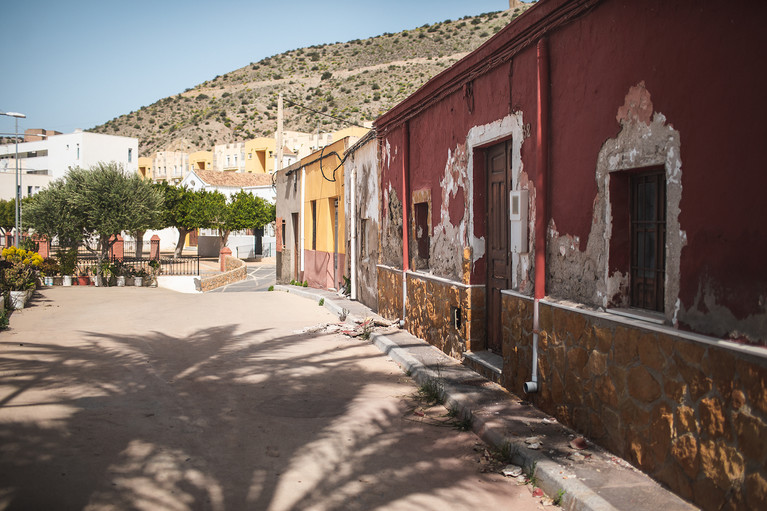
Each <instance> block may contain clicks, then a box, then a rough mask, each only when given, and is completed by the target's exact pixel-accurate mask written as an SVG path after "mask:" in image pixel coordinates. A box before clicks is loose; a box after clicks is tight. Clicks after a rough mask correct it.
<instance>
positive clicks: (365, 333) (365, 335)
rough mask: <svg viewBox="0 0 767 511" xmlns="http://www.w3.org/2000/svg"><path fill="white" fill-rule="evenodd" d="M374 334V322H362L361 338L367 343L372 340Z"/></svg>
mask: <svg viewBox="0 0 767 511" xmlns="http://www.w3.org/2000/svg"><path fill="white" fill-rule="evenodd" d="M372 332H373V320H372V319H370V318H368V319H366V320H365V321H363V322H362V333H361V334H360V338H361V339H363V340H365V341H367V340H368V339H370V334H371V333H372Z"/></svg>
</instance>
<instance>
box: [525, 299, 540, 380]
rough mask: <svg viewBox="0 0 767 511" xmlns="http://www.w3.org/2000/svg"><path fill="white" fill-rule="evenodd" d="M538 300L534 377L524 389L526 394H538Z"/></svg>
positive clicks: (535, 307)
mask: <svg viewBox="0 0 767 511" xmlns="http://www.w3.org/2000/svg"><path fill="white" fill-rule="evenodd" d="M538 332H539V329H538V299H537V298H536V299H535V301H534V302H533V375H532V377H531V378H530V381H526V382H525V384H524V385H523V386H522V388H523V389H524V391H525V394H532V393H533V392H538Z"/></svg>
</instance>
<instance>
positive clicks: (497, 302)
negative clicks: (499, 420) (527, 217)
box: [485, 142, 511, 354]
mask: <svg viewBox="0 0 767 511" xmlns="http://www.w3.org/2000/svg"><path fill="white" fill-rule="evenodd" d="M510 148H511V143H510V142H503V143H500V144H497V145H494V146H493V147H491V148H489V149H488V150H487V152H486V153H485V155H486V156H485V158H486V159H485V168H486V169H487V201H488V204H487V305H488V306H487V349H488V350H491V351H493V352H494V353H498V354H500V353H501V345H502V341H503V328H502V325H501V290H502V289H509V288H510V285H511V256H510V254H509V203H508V200H509V179H510V176H511V169H510V163H511V159H510V158H509V150H510Z"/></svg>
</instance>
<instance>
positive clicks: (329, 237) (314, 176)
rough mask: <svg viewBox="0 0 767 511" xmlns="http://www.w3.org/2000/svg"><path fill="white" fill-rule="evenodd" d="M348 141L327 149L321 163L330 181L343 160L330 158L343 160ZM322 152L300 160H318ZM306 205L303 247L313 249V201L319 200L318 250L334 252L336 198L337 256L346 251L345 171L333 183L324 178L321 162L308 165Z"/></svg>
mask: <svg viewBox="0 0 767 511" xmlns="http://www.w3.org/2000/svg"><path fill="white" fill-rule="evenodd" d="M347 142H348V140H347V139H343V140H339V141H338V142H334V143H333V144H331V145H329V146H327V147H325V151H324V154H325V155H326V157H325V158H324V159H323V160H322V171H324V174H325V176H326V177H327V178H328V179H332V178H333V169H335V168H336V166H338V164H339V163H341V159H340V158H338V157H337V156H335V155H332V156H327V155H328V153H331V152H333V151H336V152H337V153H338V154H339V155H340V156H341V157H343V155H344V151H345V150H346V144H347ZM319 156H320V151H317V152H315V153H312V154H310V155H309V156H307V157H306V158H304V159H302V160H301V163H302V164H307V163H309V162H311V161H312V160H314V159H317V158H319ZM304 187H305V202H304V218H305V221H304V248H305V249H306V250H312V222H313V218H312V201H317V247H316V249H315V250H318V251H320V252H329V253H331V254H332V253H333V252H334V251H335V247H334V244H333V230H334V229H335V216H334V205H333V199H338V253H339V254H343V253H344V252H345V250H344V248H345V245H346V243H345V241H344V240H345V239H346V237H345V233H344V225H345V222H344V168H343V166H341V167H339V168H338V170H336V172H335V181H334V182H330V181H328V180H326V179H324V178H323V177H322V173H321V172H320V162H319V161H317V162H314V163H311V164H308V165H306V181H305V182H304Z"/></svg>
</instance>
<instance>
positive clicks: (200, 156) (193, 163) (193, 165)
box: [189, 151, 213, 170]
mask: <svg viewBox="0 0 767 511" xmlns="http://www.w3.org/2000/svg"><path fill="white" fill-rule="evenodd" d="M212 169H213V152H211V151H196V152H194V153H191V154H190V155H189V170H212Z"/></svg>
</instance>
